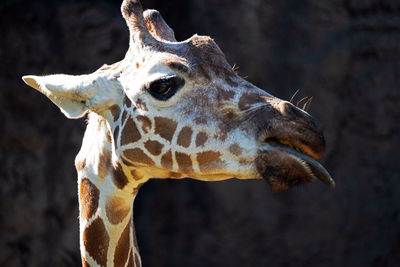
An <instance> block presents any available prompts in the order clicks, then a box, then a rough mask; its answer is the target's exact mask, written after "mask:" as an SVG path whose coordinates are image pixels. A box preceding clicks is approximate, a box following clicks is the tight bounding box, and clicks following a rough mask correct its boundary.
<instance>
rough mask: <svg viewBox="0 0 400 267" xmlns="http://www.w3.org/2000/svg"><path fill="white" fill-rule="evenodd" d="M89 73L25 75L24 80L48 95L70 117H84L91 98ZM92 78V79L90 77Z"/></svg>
mask: <svg viewBox="0 0 400 267" xmlns="http://www.w3.org/2000/svg"><path fill="white" fill-rule="evenodd" d="M87 76H88V75H81V76H73V75H64V74H56V75H48V76H34V75H28V76H23V77H22V79H23V80H24V82H25V83H26V84H27V85H29V86H31V87H33V88H35V89H36V90H38V91H39V92H41V93H42V94H44V95H45V96H47V97H48V98H49V99H50V100H51V101H52V102H53V103H54V104H56V105H57V106H58V107H59V108H60V109H61V111H62V112H63V113H64V114H65V116H67V117H68V118H70V119H78V118H81V117H83V116H84V115H85V114H86V112H87V111H88V107H87V106H86V101H87V100H88V99H89V98H90V95H91V93H90V91H92V90H90V84H91V83H90V82H89V83H88V79H87ZM89 80H90V79H89Z"/></svg>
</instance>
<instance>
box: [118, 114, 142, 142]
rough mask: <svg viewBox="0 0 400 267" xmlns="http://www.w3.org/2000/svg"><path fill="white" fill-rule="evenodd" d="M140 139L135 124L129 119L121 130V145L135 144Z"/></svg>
mask: <svg viewBox="0 0 400 267" xmlns="http://www.w3.org/2000/svg"><path fill="white" fill-rule="evenodd" d="M140 138H142V136H141V135H140V132H139V130H138V128H137V127H136V124H135V122H134V121H133V120H132V119H129V120H128V121H127V122H126V124H125V126H124V128H123V129H122V134H121V145H126V144H129V143H134V142H137V141H139V140H140Z"/></svg>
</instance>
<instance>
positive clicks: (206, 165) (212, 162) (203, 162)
mask: <svg viewBox="0 0 400 267" xmlns="http://www.w3.org/2000/svg"><path fill="white" fill-rule="evenodd" d="M220 157H221V153H220V152H216V151H211V150H210V151H205V152H201V153H197V162H198V163H199V168H200V171H201V172H207V171H211V170H215V169H220V168H221V164H223V162H222V161H221V159H220Z"/></svg>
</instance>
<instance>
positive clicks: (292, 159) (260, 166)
mask: <svg viewBox="0 0 400 267" xmlns="http://www.w3.org/2000/svg"><path fill="white" fill-rule="evenodd" d="M255 165H256V167H257V171H258V173H259V174H260V176H261V177H263V178H264V179H265V180H266V181H267V182H268V183H269V184H270V185H271V190H272V192H274V193H278V192H282V191H284V190H287V189H289V188H290V187H292V186H295V185H300V184H305V183H309V182H312V181H314V180H315V179H316V178H317V179H319V180H321V181H322V182H323V183H325V184H327V185H329V186H331V187H335V181H334V180H333V178H332V177H331V176H330V174H329V173H328V171H327V170H326V169H325V168H324V167H323V166H322V165H321V164H320V163H319V162H318V161H316V160H315V159H313V158H311V157H310V156H307V155H306V154H303V153H301V152H298V151H296V150H294V149H292V148H290V147H288V146H285V145H279V144H274V145H270V144H265V145H263V146H262V148H261V149H260V151H259V154H258V156H257V158H256V160H255Z"/></svg>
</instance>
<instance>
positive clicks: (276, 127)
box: [23, 0, 334, 191]
mask: <svg viewBox="0 0 400 267" xmlns="http://www.w3.org/2000/svg"><path fill="white" fill-rule="evenodd" d="M121 10H122V14H123V16H124V18H125V20H126V22H127V24H128V27H129V30H130V45H129V50H128V52H127V53H126V56H125V58H124V59H123V60H122V61H120V62H117V63H115V64H113V65H109V66H108V65H105V66H103V67H101V68H100V69H98V70H97V71H95V72H94V73H92V74H88V75H80V76H72V75H63V74H59V75H50V76H41V77H39V76H24V77H23V79H24V81H25V82H26V83H27V84H28V85H30V86H32V87H34V88H35V89H37V90H39V91H40V92H41V93H43V94H45V95H46V96H47V97H48V98H50V99H51V100H52V101H53V102H54V103H55V104H56V105H57V106H59V107H60V109H61V111H62V112H63V113H64V114H65V115H66V116H67V117H69V118H80V117H82V116H84V115H85V114H86V113H87V112H90V113H96V114H97V115H98V116H100V117H101V118H102V119H103V120H104V121H105V122H106V125H107V129H108V131H109V138H108V140H109V142H110V143H111V147H112V152H113V155H112V158H113V162H114V164H115V163H117V164H120V166H121V167H122V169H124V170H131V171H129V173H130V177H128V181H127V182H129V180H138V179H139V180H140V179H145V180H146V179H149V178H168V177H172V178H183V177H191V178H194V179H199V180H207V181H215V180H222V179H228V178H232V177H236V178H239V179H249V178H265V179H266V180H267V181H268V182H269V183H270V184H271V186H272V189H273V191H281V190H285V189H287V188H288V187H290V186H291V185H295V184H299V183H305V182H309V181H312V180H314V179H315V178H319V179H320V180H322V181H323V182H325V183H327V184H329V185H332V186H333V185H334V182H333V180H332V178H331V177H330V175H329V174H328V172H327V171H326V170H325V169H324V168H323V167H322V166H321V165H320V164H319V163H318V162H317V161H316V159H318V158H319V157H320V156H321V155H322V153H323V151H324V138H323V135H322V132H321V130H320V129H319V128H318V127H317V126H316V124H315V123H314V121H313V119H312V118H311V117H310V115H308V114H307V113H306V112H305V111H303V110H300V109H299V108H297V107H295V106H293V105H292V104H291V103H289V102H287V101H283V100H280V99H278V98H275V97H273V96H272V95H270V94H268V93H266V92H265V91H263V90H261V89H259V88H257V87H256V86H254V85H252V84H251V83H249V82H247V81H245V80H244V79H242V78H241V77H239V76H238V75H237V74H236V73H235V72H234V71H233V70H232V68H231V66H230V65H229V64H228V62H227V61H226V59H225V56H224V54H223V53H222V51H221V50H220V49H219V47H218V46H217V44H216V43H215V42H214V41H213V39H211V38H210V37H206V36H198V35H194V36H193V37H191V38H190V39H188V40H186V41H183V42H177V41H176V40H175V37H174V33H173V31H172V29H171V28H170V27H169V26H168V25H167V24H166V23H165V21H164V20H163V19H162V17H161V16H160V14H159V13H158V12H157V11H155V10H147V11H145V12H143V9H142V6H141V4H140V2H139V1H138V0H130V1H124V2H123V4H122V7H121Z"/></svg>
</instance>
